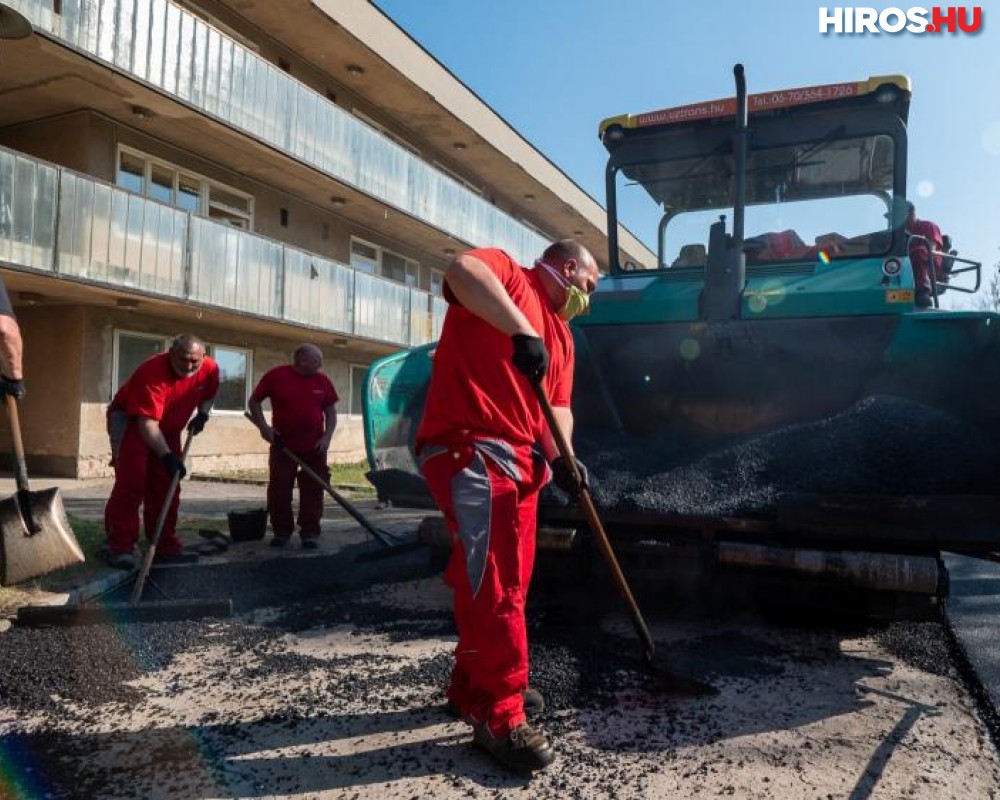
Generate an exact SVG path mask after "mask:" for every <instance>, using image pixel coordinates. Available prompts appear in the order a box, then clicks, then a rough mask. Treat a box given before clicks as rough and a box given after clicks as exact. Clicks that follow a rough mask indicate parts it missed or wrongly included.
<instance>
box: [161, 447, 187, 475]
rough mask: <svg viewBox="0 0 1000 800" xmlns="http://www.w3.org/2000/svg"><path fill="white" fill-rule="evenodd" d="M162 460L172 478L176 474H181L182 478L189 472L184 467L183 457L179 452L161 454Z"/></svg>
mask: <svg viewBox="0 0 1000 800" xmlns="http://www.w3.org/2000/svg"><path fill="white" fill-rule="evenodd" d="M160 461H162V462H163V466H165V467H166V468H167V473H168V474H169V475H170V477H171V478H173V477H174V475H179V476H180V477H181V478H182V479H183V478H184V476H185V475H187V474H188V471H187V470H186V469H185V468H184V462H183V461H181V457H180V456H179V455H177V453H174V452H170V453H164V454H163V455H162V456H160Z"/></svg>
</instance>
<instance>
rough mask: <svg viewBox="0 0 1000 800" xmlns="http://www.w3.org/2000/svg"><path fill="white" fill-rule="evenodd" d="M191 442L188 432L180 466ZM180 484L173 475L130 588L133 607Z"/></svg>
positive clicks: (177, 478)
mask: <svg viewBox="0 0 1000 800" xmlns="http://www.w3.org/2000/svg"><path fill="white" fill-rule="evenodd" d="M193 441H194V434H193V433H191V431H188V434H187V438H186V439H185V440H184V449H183V450H182V451H181V464H183V463H184V462H185V461H187V456H188V450H190V449H191V442H193ZM180 482H181V474H180V473H179V472H178V473H175V474H174V477H173V478H172V479H171V481H170V487H169V488H168V489H167V496H166V497H165V498H163V507H162V508H161V509H160V513H159V516H157V518H156V527H155V528H154V529H153V538H152V539H150V540H149V541H148V542H147V545H146V552H145V553H144V554H143V557H142V566H141V567H140V569H139V574H138V575H137V576H136V579H135V585H134V586H133V587H132V605H134V606H136V605H139V599H140V598H141V597H142V590H143V588H144V587H145V585H146V576H148V575H149V570H150V569H152V567H153V557H154V556H155V555H156V545H158V544H159V543H160V534H161V533H163V525H164V523H165V522H166V521H167V514H168V513H170V504H171V503H172V502H173V501H174V494H175V493H176V492H177V487H178V486H179V485H180Z"/></svg>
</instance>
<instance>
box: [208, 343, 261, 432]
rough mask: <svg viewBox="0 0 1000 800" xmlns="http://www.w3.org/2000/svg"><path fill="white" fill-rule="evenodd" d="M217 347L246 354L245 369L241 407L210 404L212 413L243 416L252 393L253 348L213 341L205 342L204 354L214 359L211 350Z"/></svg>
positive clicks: (220, 377) (220, 375) (220, 378)
mask: <svg viewBox="0 0 1000 800" xmlns="http://www.w3.org/2000/svg"><path fill="white" fill-rule="evenodd" d="M217 348H222V349H223V350H231V351H233V352H236V353H242V354H243V355H245V356H246V360H247V371H246V380H245V381H244V392H243V407H242V408H219V407H218V406H216V405H214V404H213V406H212V413H213V414H221V415H223V416H227V417H228V416H235V415H237V414H238V415H239V416H243V412H244V411H246V410H247V408H249V405H248V403H249V402H250V395H251V394H253V384H254V380H253V350H252V349H251V348H249V347H237V346H235V345H229V344H216V343H215V342H205V355H207V356H208V357H209V358H211V359H213V360H215V356H214V355H213V352H214V351H215V350H216V349H217ZM219 380H220V382H221V380H222V374H221V371H220V373H219Z"/></svg>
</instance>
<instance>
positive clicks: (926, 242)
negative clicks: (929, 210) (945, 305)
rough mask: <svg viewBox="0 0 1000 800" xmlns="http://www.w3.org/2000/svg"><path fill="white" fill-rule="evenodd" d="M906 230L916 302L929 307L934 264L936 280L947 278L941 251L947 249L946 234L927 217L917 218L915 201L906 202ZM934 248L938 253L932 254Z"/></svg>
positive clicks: (919, 305)
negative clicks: (945, 244) (942, 233)
mask: <svg viewBox="0 0 1000 800" xmlns="http://www.w3.org/2000/svg"><path fill="white" fill-rule="evenodd" d="M905 224H906V232H907V234H909V235H910V237H911V238H910V240H909V246H908V250H909V253H910V263H911V264H912V265H913V282H914V285H915V286H916V304H917V306H918V307H919V308H928V307H929V306H931V305H932V304H933V301H932V299H931V296H932V293H933V292H932V286H931V268H932V266H931V265H932V264H933V269H934V278H935V280H936V281H942V280H944V279H945V276H944V272H943V269H942V266H943V260H942V257H941V255H940V253H942V252H944V251H945V246H944V236H942V235H941V229H940V228H938V226H937V225H935V224H934V223H933V222H931V221H930V220H927V219H917V209H916V207H915V206H914V205H913V203H910V202H908V203H907V204H906V220H905ZM931 250H934V251H936V252H937V253H938V255H932V254H931Z"/></svg>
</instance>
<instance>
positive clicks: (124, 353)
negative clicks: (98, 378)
mask: <svg viewBox="0 0 1000 800" xmlns="http://www.w3.org/2000/svg"><path fill="white" fill-rule="evenodd" d="M169 344H170V342H169V341H168V340H167V339H165V338H164V337H162V336H151V335H150V334H148V333H133V332H132V331H115V351H114V356H113V359H114V364H113V367H112V372H113V374H112V377H111V394H112V395H113V394H114V393H115V392H117V391H118V390H119V389H120V388H121V387H122V384H123V383H125V381H127V380H128V379H129V378H130V377H131V376H132V373H133V372H135V370H136V368H137V367H138V366H139V365H140V364H141V363H142V362H143V361H145V360H146V359H147V358H149V357H150V356H155V355H156V354H157V353H162V352H163V351H164V350H166V349H167V346H168V345H169Z"/></svg>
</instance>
